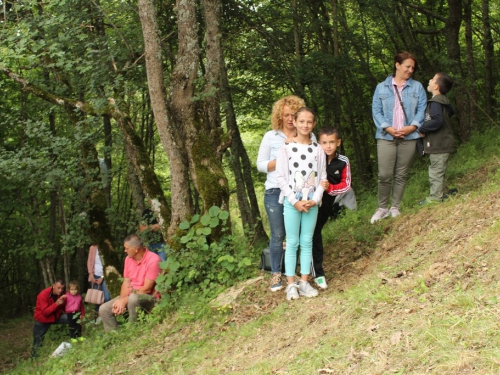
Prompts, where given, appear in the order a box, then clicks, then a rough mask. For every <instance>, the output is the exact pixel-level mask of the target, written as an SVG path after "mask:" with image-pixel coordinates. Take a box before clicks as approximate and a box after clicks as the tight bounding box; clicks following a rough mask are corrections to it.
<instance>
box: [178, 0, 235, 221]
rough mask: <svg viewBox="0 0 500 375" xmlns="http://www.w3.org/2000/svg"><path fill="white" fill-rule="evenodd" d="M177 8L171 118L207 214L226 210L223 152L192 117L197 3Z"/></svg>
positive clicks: (181, 0) (183, 2)
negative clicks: (180, 135)
mask: <svg viewBox="0 0 500 375" xmlns="http://www.w3.org/2000/svg"><path fill="white" fill-rule="evenodd" d="M176 9H177V19H178V40H179V50H178V53H177V62H176V65H175V68H174V71H173V73H172V77H171V80H170V82H171V94H170V108H171V112H172V118H173V121H174V122H175V123H176V124H179V125H180V126H181V128H182V130H183V136H184V139H185V140H186V143H185V144H186V149H187V153H188V159H189V168H190V175H191V180H192V181H193V184H194V186H195V189H196V190H197V191H198V192H199V194H200V197H201V199H202V201H203V205H204V207H203V210H204V211H206V210H208V209H209V208H210V207H212V206H218V207H220V208H222V209H224V210H229V189H228V185H227V179H226V176H225V175H224V171H223V169H222V165H221V163H220V155H221V154H222V151H223V150H222V149H220V148H217V147H218V146H219V145H217V144H215V145H214V144H213V143H212V139H211V138H212V137H216V135H215V134H211V133H209V129H210V125H208V124H204V123H202V122H201V121H196V118H195V103H194V101H193V98H194V93H195V79H196V77H197V75H198V67H199V53H200V52H199V46H198V23H197V19H196V1H195V0H178V1H177V8H176ZM214 17H216V16H214ZM206 22H207V24H209V23H215V25H217V27H218V25H219V22H220V19H219V20H217V19H207V20H206ZM207 42H210V41H209V40H207ZM207 134H209V135H207ZM219 147H220V146H219ZM214 151H215V152H214Z"/></svg>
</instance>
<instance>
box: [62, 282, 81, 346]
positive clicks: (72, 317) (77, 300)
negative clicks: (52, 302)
mask: <svg viewBox="0 0 500 375" xmlns="http://www.w3.org/2000/svg"><path fill="white" fill-rule="evenodd" d="M78 292H79V286H78V281H71V282H70V283H69V292H67V293H66V307H65V310H64V312H65V313H66V314H67V315H68V322H69V337H71V338H72V339H75V338H77V337H80V336H81V334H82V325H81V324H80V323H78V320H79V319H83V317H84V316H85V309H84V307H83V300H82V296H81V295H80V294H78Z"/></svg>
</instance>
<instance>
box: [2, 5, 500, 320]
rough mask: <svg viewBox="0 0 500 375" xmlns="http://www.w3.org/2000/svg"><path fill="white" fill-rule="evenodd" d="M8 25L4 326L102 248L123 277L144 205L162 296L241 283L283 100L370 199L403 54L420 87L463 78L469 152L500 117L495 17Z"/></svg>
mask: <svg viewBox="0 0 500 375" xmlns="http://www.w3.org/2000/svg"><path fill="white" fill-rule="evenodd" d="M0 24H1V26H0V71H1V74H0V88H1V96H0V176H1V179H2V182H3V183H2V184H1V185H0V223H1V228H2V229H1V231H0V246H1V247H2V248H4V251H2V253H1V255H0V275H1V276H0V284H1V285H2V286H3V288H2V289H1V290H0V304H1V305H2V310H1V311H0V316H2V317H3V318H11V317H15V316H19V315H22V314H25V313H29V312H30V311H32V308H33V305H34V301H35V299H36V295H37V293H38V292H39V291H40V290H41V289H42V288H43V287H45V286H48V285H50V284H52V283H53V281H54V280H55V278H56V277H63V278H64V279H65V280H66V281H69V280H72V279H77V280H79V281H80V283H81V285H86V284H85V283H86V277H87V271H86V259H87V252H88V249H89V246H90V245H92V244H97V245H98V246H99V249H101V250H102V255H103V259H104V262H105V264H106V265H107V266H113V267H114V268H115V269H116V270H118V273H119V272H120V270H121V268H122V264H123V258H124V254H123V247H122V240H123V238H124V237H125V236H126V235H127V234H129V233H131V232H134V231H136V230H137V227H138V223H139V221H140V216H141V213H142V212H143V210H144V209H145V208H147V207H148V200H149V201H151V202H152V205H151V209H152V210H153V211H154V213H155V214H156V215H157V217H158V218H159V222H160V225H161V228H162V233H163V235H164V237H165V238H168V239H169V257H170V259H171V260H170V261H168V264H167V265H165V266H164V267H163V268H164V269H165V270H166V275H165V276H164V277H163V280H162V282H163V284H164V285H163V287H164V288H165V289H166V290H169V289H170V288H172V287H176V288H177V289H178V290H180V289H182V288H184V287H186V288H187V287H189V285H196V287H197V288H198V289H201V290H202V291H204V292H207V293H209V292H210V291H211V290H215V289H216V288H218V287H219V286H220V285H230V284H231V283H232V282H234V281H235V280H238V279H242V278H244V276H245V272H246V269H247V268H250V267H253V268H255V267H256V264H257V262H258V257H259V254H260V250H261V249H262V247H263V246H265V243H266V242H267V240H268V235H267V232H266V230H267V228H266V224H267V223H266V221H265V220H266V218H265V217H263V216H265V214H263V213H262V212H263V208H262V198H263V181H264V180H265V176H264V175H263V174H259V173H258V172H257V170H256V167H255V158H256V154H257V150H258V147H259V143H260V140H261V139H262V136H263V134H264V133H265V132H266V131H267V130H269V129H270V120H269V119H270V113H271V107H272V104H273V102H274V101H276V100H277V99H279V98H280V97H281V96H283V95H288V94H296V95H298V96H301V97H302V98H304V99H305V101H306V103H307V105H308V106H309V107H311V108H313V109H314V110H315V111H317V113H318V114H319V121H318V127H321V126H323V125H333V126H335V127H338V128H340V129H341V131H342V133H343V135H344V136H343V138H344V143H343V152H344V153H345V154H346V155H347V156H348V157H349V158H350V160H351V165H352V175H353V186H356V189H357V190H356V191H357V192H359V194H360V195H361V196H362V194H363V192H373V191H374V190H375V189H376V179H377V169H376V149H375V139H374V125H373V121H372V115H371V99H372V95H373V92H374V89H375V86H376V84H377V83H378V82H381V81H382V80H384V79H385V78H386V77H387V76H388V75H389V74H390V73H391V71H392V67H393V56H394V54H395V53H396V52H398V51H402V50H406V51H410V52H411V53H413V54H414V55H415V56H417V59H418V66H419V69H418V71H417V72H416V74H415V76H414V77H415V79H416V80H418V81H420V82H421V83H422V84H423V85H424V87H426V84H427V82H428V80H429V79H430V78H432V77H433V75H434V74H435V73H436V72H439V71H444V72H448V73H449V74H450V75H451V76H452V77H453V79H454V81H455V86H454V89H453V90H452V92H451V93H450V94H449V98H450V101H451V102H452V103H453V105H454V107H455V108H456V109H457V116H456V117H455V122H454V124H453V125H454V129H455V133H456V134H455V135H456V138H457V140H459V142H461V143H463V142H466V141H467V140H468V139H469V137H471V135H472V134H474V133H480V132H482V131H484V130H485V129H489V128H490V127H491V126H492V125H493V124H494V123H495V122H497V117H498V112H499V109H500V108H499V100H500V85H499V71H500V70H499V66H500V48H499V47H500V4H499V3H498V2H497V1H490V0H481V1H479V0H447V1H444V0H426V1H406V0H402V1H392V0H330V1H323V0H289V1H279V0H262V1H261V0H234V1H233V0H223V1H221V0H182V1H181V0H179V1H171V0H164V1H153V0H137V1H131V0H122V1H116V0H111V1H101V0H86V1H82V0H51V1H39V0H7V1H6V0H1V1H0ZM222 212H227V213H229V215H227V216H226V215H224V214H222ZM207 217H208V220H209V221H210V223H209V222H206V223H205V221H204V218H207ZM368 219H369V218H366V220H368ZM198 220H199V222H198ZM214 220H215V222H214ZM200 223H201V226H203V228H202V229H207V230H202V231H201V232H199V231H192V229H193V228H198V229H199V227H197V225H200ZM208 227H210V229H208ZM186 244H187V245H190V246H183V245H186ZM208 246H210V249H212V250H213V252H212V254H210V255H206V256H199V254H197V252H203V249H205V248H208ZM186 249H188V250H190V251H188V250H186ZM249 249H251V250H249ZM204 254H205V253H204ZM242 254H246V255H244V256H243V255H242ZM118 276H119V275H117V276H116V277H115V278H114V279H113V278H112V277H111V278H110V283H111V284H113V282H114V283H115V285H117V283H118V281H119V278H118ZM200 285H201V286H200ZM111 286H113V285H111Z"/></svg>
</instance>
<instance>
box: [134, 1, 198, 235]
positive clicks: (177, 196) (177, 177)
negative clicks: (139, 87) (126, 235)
mask: <svg viewBox="0 0 500 375" xmlns="http://www.w3.org/2000/svg"><path fill="white" fill-rule="evenodd" d="M138 7H139V17H140V20H141V25H142V33H143V37H144V48H145V56H146V72H147V76H148V87H149V96H150V100H151V106H152V108H153V113H154V116H155V121H156V126H157V128H158V134H159V135H160V139H161V142H162V145H163V148H164V150H165V152H166V153H167V155H168V158H169V162H170V175H171V184H170V189H171V192H172V194H171V200H172V201H171V206H172V207H175V209H174V210H173V212H172V213H171V218H170V222H169V223H164V222H163V220H162V218H163V216H161V215H159V216H158V217H159V223H160V226H162V228H164V229H163V230H162V233H163V235H164V237H165V238H167V236H168V235H169V234H172V233H173V232H174V231H175V230H176V229H177V227H178V225H179V223H180V222H181V221H182V220H185V219H186V218H187V217H188V216H190V215H191V214H192V213H193V201H192V198H191V189H190V184H189V175H188V165H187V159H188V157H187V153H186V150H185V144H184V140H185V137H184V136H183V133H182V131H181V127H180V126H179V125H180V124H179V123H176V122H172V121H171V119H170V117H169V113H168V111H167V96H166V91H165V86H164V84H163V82H164V80H165V77H164V75H163V63H162V55H161V41H160V37H159V34H158V24H157V16H156V9H155V7H154V4H153V1H152V0H139V1H138ZM180 49H181V48H179V53H180ZM193 65H195V64H194V63H193ZM190 99H191V97H190V98H189V100H190ZM193 115H194V113H193ZM193 117H194V116H193ZM145 193H146V194H147V195H148V197H149V198H151V199H155V198H156V199H157V198H158V196H157V195H150V194H148V192H147V191H145ZM159 209H161V204H153V205H152V210H153V212H155V213H157V214H158V213H159V212H158V211H159ZM167 224H168V228H167ZM165 228H167V229H166V230H165Z"/></svg>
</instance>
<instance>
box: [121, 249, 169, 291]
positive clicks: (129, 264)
mask: <svg viewBox="0 0 500 375" xmlns="http://www.w3.org/2000/svg"><path fill="white" fill-rule="evenodd" d="M160 262H161V259H160V257H159V256H158V254H155V253H153V252H151V251H149V250H148V249H146V252H145V253H144V256H143V257H142V259H141V260H140V261H139V262H137V261H136V260H135V259H133V258H130V257H126V258H125V269H124V271H123V277H125V278H126V279H130V287H131V290H129V294H130V292H131V291H132V289H141V288H142V287H143V286H144V280H146V279H148V280H156V278H157V277H158V275H159V274H160V265H159V263H160ZM154 292H155V291H154V289H153V291H152V292H151V293H150V294H151V295H153V294H154Z"/></svg>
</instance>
